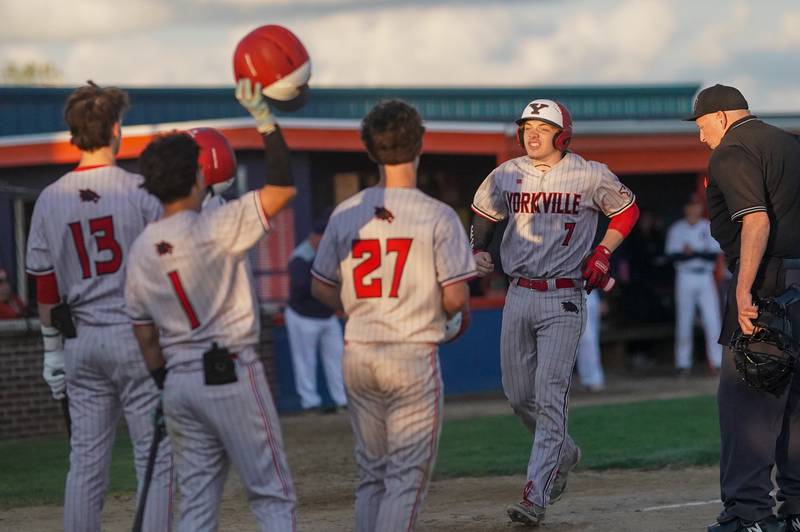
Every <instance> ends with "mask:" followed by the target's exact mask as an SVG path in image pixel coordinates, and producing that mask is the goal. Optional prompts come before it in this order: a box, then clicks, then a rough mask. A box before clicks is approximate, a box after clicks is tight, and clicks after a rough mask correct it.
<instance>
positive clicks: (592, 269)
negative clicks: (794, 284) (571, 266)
mask: <svg viewBox="0 0 800 532" xmlns="http://www.w3.org/2000/svg"><path fill="white" fill-rule="evenodd" d="M610 258H611V251H609V250H608V248H607V247H605V246H597V247H596V248H594V251H592V253H591V255H589V256H588V257H587V258H586V260H585V261H583V280H584V283H583V287H584V288H585V289H586V293H587V294H591V293H592V290H594V289H595V288H602V287H604V286H605V285H606V283H608V278H609V277H610V273H609V272H610V271H611V265H610V264H609V259H610Z"/></svg>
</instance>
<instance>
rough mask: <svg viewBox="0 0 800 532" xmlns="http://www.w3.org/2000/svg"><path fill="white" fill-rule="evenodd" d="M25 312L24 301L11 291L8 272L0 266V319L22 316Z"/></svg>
mask: <svg viewBox="0 0 800 532" xmlns="http://www.w3.org/2000/svg"><path fill="white" fill-rule="evenodd" d="M26 313H27V309H26V307H25V303H23V302H22V300H21V299H20V298H19V296H18V295H16V294H15V293H13V292H12V291H11V283H10V282H9V280H8V273H7V272H6V271H5V270H4V269H3V268H0V320H13V319H16V318H23V317H25V314H26Z"/></svg>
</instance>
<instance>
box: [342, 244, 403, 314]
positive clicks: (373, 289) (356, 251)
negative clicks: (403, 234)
mask: <svg viewBox="0 0 800 532" xmlns="http://www.w3.org/2000/svg"><path fill="white" fill-rule="evenodd" d="M411 242H412V239H411V238H389V239H387V240H386V254H387V255H388V254H389V253H395V254H396V259H395V262H394V273H393V274H392V284H391V287H390V289H389V297H398V293H399V290H400V282H401V281H402V279H403V270H404V269H405V267H406V261H407V260H408V252H409V251H410V250H411ZM352 254H353V258H354V259H360V258H362V257H364V260H363V261H361V262H360V263H359V264H358V265H357V266H356V267H355V268H353V287H354V289H355V291H356V297H357V298H358V299H364V298H372V297H381V296H382V295H383V281H382V280H381V278H380V277H374V278H373V279H372V280H371V281H370V282H369V283H365V282H364V278H365V277H366V276H367V275H369V274H371V273H372V272H374V271H375V270H377V269H378V268H380V266H381V261H382V258H383V257H382V255H381V242H380V240H378V239H376V238H371V239H365V240H353V247H352Z"/></svg>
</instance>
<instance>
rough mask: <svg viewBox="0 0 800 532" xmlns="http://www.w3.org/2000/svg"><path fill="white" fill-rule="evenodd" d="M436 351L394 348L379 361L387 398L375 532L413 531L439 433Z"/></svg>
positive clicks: (439, 382) (439, 381)
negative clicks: (385, 449) (383, 464)
mask: <svg viewBox="0 0 800 532" xmlns="http://www.w3.org/2000/svg"><path fill="white" fill-rule="evenodd" d="M437 352H438V349H437V348H436V347H435V346H425V345H418V346H415V345H398V346H396V348H395V349H393V353H387V356H385V357H383V358H382V364H381V368H380V370H379V375H378V378H379V381H380V382H381V383H382V387H383V388H384V389H385V390H386V393H387V394H388V395H389V396H390V397H391V398H392V400H391V401H390V403H389V408H388V411H387V416H386V429H387V434H388V443H389V445H388V459H387V462H386V479H385V481H384V484H385V486H386V493H385V494H384V496H383V500H382V501H381V507H380V511H379V512H378V519H377V525H376V527H375V530H381V531H386V532H392V531H397V532H405V531H407V530H412V529H413V528H414V523H415V521H416V519H417V516H418V515H419V512H420V509H421V507H422V503H423V501H424V499H425V495H426V494H427V492H428V486H429V484H430V479H431V475H432V474H433V466H434V463H435V461H436V452H437V450H438V446H439V435H440V434H441V429H442V403H443V400H442V377H441V371H440V369H439V358H438V355H437Z"/></svg>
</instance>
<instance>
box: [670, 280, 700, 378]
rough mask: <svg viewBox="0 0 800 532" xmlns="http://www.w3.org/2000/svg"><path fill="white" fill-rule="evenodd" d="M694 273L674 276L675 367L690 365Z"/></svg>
mask: <svg viewBox="0 0 800 532" xmlns="http://www.w3.org/2000/svg"><path fill="white" fill-rule="evenodd" d="M694 277H695V276H694V275H692V274H678V275H676V276H675V367H676V368H677V369H678V370H679V371H680V370H688V369H689V368H691V367H692V326H693V323H694V310H695V305H696V301H695V283H694V282H693V281H694Z"/></svg>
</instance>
